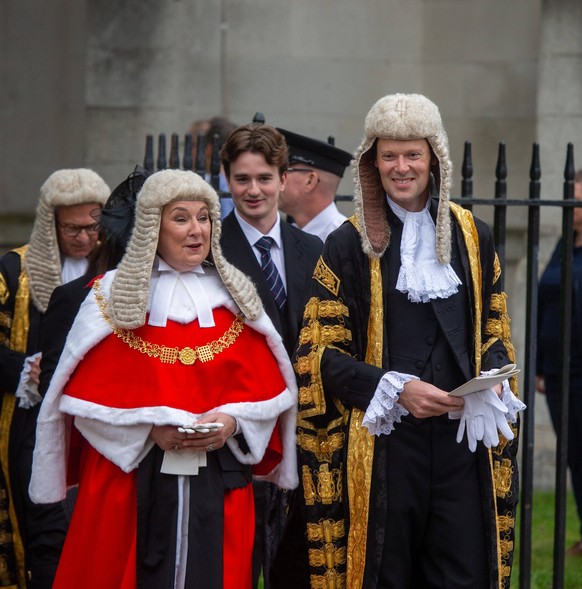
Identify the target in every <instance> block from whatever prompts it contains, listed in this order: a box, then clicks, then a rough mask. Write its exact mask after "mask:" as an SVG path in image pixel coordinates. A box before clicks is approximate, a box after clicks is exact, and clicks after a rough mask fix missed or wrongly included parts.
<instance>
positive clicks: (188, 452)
mask: <svg viewBox="0 0 582 589" xmlns="http://www.w3.org/2000/svg"><path fill="white" fill-rule="evenodd" d="M204 466H206V452H199V451H198V450H194V449H193V448H183V449H181V450H166V451H165V452H164V460H163V462H162V467H161V468H160V472H162V473H164V474H183V475H196V474H198V471H199V469H200V468H202V467H204Z"/></svg>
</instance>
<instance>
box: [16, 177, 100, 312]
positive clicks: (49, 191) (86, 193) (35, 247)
mask: <svg viewBox="0 0 582 589" xmlns="http://www.w3.org/2000/svg"><path fill="white" fill-rule="evenodd" d="M109 193H110V190H109V186H107V184H106V183H105V181H104V180H103V178H101V176H99V174H97V173H96V172H94V171H93V170H89V169H87V168H74V169H63V170H57V171H56V172H53V173H52V174H51V175H50V176H49V177H48V178H47V179H46V181H45V182H44V184H43V185H42V186H41V188H40V199H39V201H38V206H37V208H36V217H35V219H34V225H33V227H32V233H31V234H30V241H29V246H28V250H27V252H26V255H25V258H24V267H25V269H26V273H27V275H28V283H29V287H30V295H31V297H32V300H33V301H34V304H35V305H36V307H37V308H38V309H39V310H40V311H41V312H42V313H44V312H45V311H46V308H47V307H48V303H49V299H50V296H51V294H52V292H53V290H54V289H55V288H56V287H57V286H60V285H61V284H62V282H63V281H62V278H61V253H60V250H59V243H58V239H57V230H56V223H55V210H56V208H57V207H68V206H73V205H80V204H86V203H92V202H94V203H97V204H98V206H100V207H101V206H102V205H104V204H105V202H106V201H107V199H108V198H109Z"/></svg>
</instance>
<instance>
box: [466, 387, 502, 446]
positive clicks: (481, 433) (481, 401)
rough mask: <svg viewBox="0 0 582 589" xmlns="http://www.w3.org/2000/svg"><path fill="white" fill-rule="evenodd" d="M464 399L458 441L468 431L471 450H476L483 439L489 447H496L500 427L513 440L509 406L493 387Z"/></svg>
mask: <svg viewBox="0 0 582 589" xmlns="http://www.w3.org/2000/svg"><path fill="white" fill-rule="evenodd" d="M464 400H465V405H464V407H463V409H462V411H461V415H460V419H461V423H460V424H459V429H458V430H457V442H458V443H460V442H461V440H462V439H463V435H464V433H465V431H466V432H467V442H468V444H469V450H471V452H475V450H476V449H477V442H481V441H482V442H483V444H484V445H485V446H486V447H487V448H494V447H495V446H497V445H498V444H499V434H498V433H497V430H498V429H499V431H500V432H501V433H502V434H503V435H504V436H505V438H506V439H507V440H513V432H512V431H511V428H510V427H509V424H508V423H507V407H506V406H505V405H504V404H503V403H502V402H501V399H500V398H499V397H498V396H497V393H496V392H495V391H494V390H493V389H486V390H484V391H478V392H476V393H471V394H470V395H465V397H464Z"/></svg>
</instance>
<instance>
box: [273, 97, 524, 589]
mask: <svg viewBox="0 0 582 589" xmlns="http://www.w3.org/2000/svg"><path fill="white" fill-rule="evenodd" d="M353 169H354V175H355V196H354V200H355V207H356V208H355V215H354V216H353V217H352V218H350V219H349V221H350V222H348V223H344V224H343V225H342V226H341V227H340V228H339V229H337V230H336V231H334V232H333V233H332V234H331V235H330V236H329V237H328V238H327V240H326V242H325V247H324V251H323V254H322V256H321V258H320V260H319V261H318V264H317V267H316V269H315V271H314V274H313V280H312V291H311V298H310V300H309V302H308V304H307V308H306V310H305V314H304V317H305V319H304V324H303V328H302V331H301V333H300V336H299V348H298V356H297V359H296V363H295V369H296V372H297V374H298V376H299V385H300V389H299V391H300V392H299V417H298V432H297V438H298V446H299V469H300V479H301V485H300V488H299V489H298V490H297V493H298V496H299V498H300V502H301V503H302V505H301V507H302V509H301V515H302V518H301V519H302V523H301V525H300V526H297V528H296V529H298V530H299V533H298V534H297V536H296V537H297V538H300V539H301V540H303V542H304V543H305V540H306V543H307V546H305V547H304V548H305V549H304V551H303V558H298V557H297V555H295V556H294V558H293V565H292V568H293V570H287V571H286V573H285V574H282V575H281V574H280V571H277V572H278V573H279V574H278V575H277V578H278V580H279V581H278V583H277V589H278V588H279V587H283V586H289V587H298V586H301V587H303V586H305V587H323V586H331V585H330V584H329V583H330V582H331V580H333V583H335V585H334V586H336V587H349V588H350V589H361V588H366V589H367V588H369V587H375V588H378V589H387V588H389V587H390V588H392V587H398V588H400V589H406V588H409V589H410V588H416V587H430V588H432V589H437V588H444V587H447V588H449V589H461V588H466V589H468V588H471V589H491V588H493V587H495V588H496V589H506V588H508V587H509V579H510V573H511V564H512V550H513V538H514V529H515V513H516V503H517V498H518V492H517V482H518V475H517V463H516V452H517V442H516V436H517V412H518V411H520V410H521V409H523V408H524V405H523V403H521V402H520V401H519V399H517V397H516V396H515V393H516V389H515V385H516V382H515V378H514V379H512V382H511V386H510V384H509V382H508V381H505V382H504V383H502V384H499V385H497V386H496V388H494V389H487V390H483V391H479V392H476V393H474V394H472V395H467V396H466V397H463V398H461V397H455V396H451V395H449V392H450V391H452V390H454V389H455V388H457V387H459V386H460V385H461V384H463V383H464V382H465V381H467V380H469V379H471V378H472V377H474V376H477V375H480V374H482V373H484V372H485V373H487V372H488V371H492V370H494V369H498V368H500V367H502V366H505V365H506V364H509V363H512V362H513V359H514V350H513V347H512V346H511V343H510V341H509V335H510V331H509V319H508V316H507V312H506V298H505V293H503V292H501V289H500V287H499V276H500V273H501V268H500V264H499V260H498V258H497V256H496V254H495V249H494V244H493V238H492V235H491V232H490V230H489V228H488V227H487V226H486V225H485V223H483V222H481V221H479V220H478V219H475V218H474V217H473V216H472V214H471V213H470V212H468V211H466V210H464V209H462V208H461V207H459V206H456V205H454V204H452V203H450V202H449V192H450V183H451V177H452V166H451V161H450V158H449V149H448V139H447V135H446V133H445V130H444V127H443V124H442V121H441V117H440V113H439V110H438V108H437V107H436V105H435V104H433V103H432V102H431V101H430V100H428V99H427V98H426V97H424V96H421V95H417V94H395V95H389V96H385V97H384V98H382V99H380V100H379V101H378V102H377V103H376V104H375V105H374V106H373V107H372V109H371V110H370V112H369V113H368V115H367V117H366V123H365V133H364V139H363V141H362V144H361V145H360V147H359V148H358V149H357V150H356V152H355V154H354V168H353ZM512 389H513V390H512ZM291 527H292V526H290V529H291ZM285 542H286V539H285V541H284V544H283V546H282V548H281V551H284V550H286V551H287V552H286V554H290V550H291V548H290V546H291V545H289V544H285ZM294 545H295V546H297V544H296V543H295V544H294ZM306 549H308V551H307V550H306ZM294 552H296V551H294ZM284 562H285V559H284V558H281V561H280V564H281V566H282V567H284ZM301 564H302V565H303V566H301ZM277 566H279V560H278V561H277ZM326 583H327V584H326Z"/></svg>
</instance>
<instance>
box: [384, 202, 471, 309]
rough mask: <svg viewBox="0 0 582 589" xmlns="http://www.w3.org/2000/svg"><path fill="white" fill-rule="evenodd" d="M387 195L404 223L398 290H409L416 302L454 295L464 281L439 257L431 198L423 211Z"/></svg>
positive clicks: (395, 212) (409, 296)
mask: <svg viewBox="0 0 582 589" xmlns="http://www.w3.org/2000/svg"><path fill="white" fill-rule="evenodd" d="M386 198H387V200H388V204H389V205H390V208H391V209H392V211H393V212H394V214H395V215H396V216H397V217H398V218H399V219H400V220H401V221H402V222H403V223H404V228H403V229H402V241H401V242H400V272H399V273H398V281H397V283H396V290H399V291H400V292H403V293H407V294H408V299H409V300H410V301H412V302H413V303H428V302H429V301H430V300H431V299H446V298H448V297H450V296H451V295H453V294H455V293H456V292H457V290H458V286H459V285H460V284H462V283H461V280H460V279H459V277H458V276H457V274H456V272H455V271H454V270H453V268H452V267H451V265H450V264H441V263H440V262H439V261H438V260H437V257H436V230H435V224H434V221H433V219H432V217H431V216H430V212H429V210H428V205H429V202H430V199H429V200H428V201H427V204H426V206H425V207H424V209H423V210H422V211H418V212H414V213H413V212H410V211H407V210H406V209H403V208H402V207H401V206H399V205H397V204H396V203H395V202H394V201H392V200H391V199H390V198H389V197H388V196H387V197H386Z"/></svg>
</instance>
